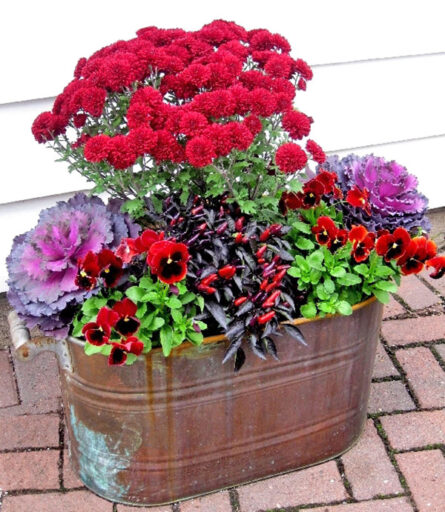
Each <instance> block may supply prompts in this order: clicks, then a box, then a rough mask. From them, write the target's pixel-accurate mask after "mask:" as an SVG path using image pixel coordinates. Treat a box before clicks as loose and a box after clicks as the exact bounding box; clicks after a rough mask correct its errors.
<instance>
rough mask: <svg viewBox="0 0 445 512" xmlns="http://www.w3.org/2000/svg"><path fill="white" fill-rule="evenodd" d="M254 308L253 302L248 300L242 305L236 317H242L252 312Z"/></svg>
mask: <svg viewBox="0 0 445 512" xmlns="http://www.w3.org/2000/svg"><path fill="white" fill-rule="evenodd" d="M253 308H254V305H253V302H252V301H251V300H246V302H245V303H244V304H241V306H240V307H239V309H238V311H237V312H236V313H235V316H242V315H245V314H246V313H248V312H249V311H251V310H252V309H253Z"/></svg>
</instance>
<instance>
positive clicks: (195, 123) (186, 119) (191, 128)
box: [179, 112, 209, 137]
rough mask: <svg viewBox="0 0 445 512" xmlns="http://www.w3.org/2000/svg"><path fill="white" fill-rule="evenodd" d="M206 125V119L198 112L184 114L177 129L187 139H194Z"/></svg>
mask: <svg viewBox="0 0 445 512" xmlns="http://www.w3.org/2000/svg"><path fill="white" fill-rule="evenodd" d="M208 124H209V123H208V121H207V118H206V117H205V116H203V115H202V114H200V113H199V112H186V113H185V114H184V115H183V116H182V117H181V120H180V121H179V129H180V131H181V133H184V134H185V135H187V137H195V136H196V135H201V134H202V132H203V131H204V130H205V129H206V128H207V126H208Z"/></svg>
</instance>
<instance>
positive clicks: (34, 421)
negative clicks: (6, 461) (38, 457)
mask: <svg viewBox="0 0 445 512" xmlns="http://www.w3.org/2000/svg"><path fill="white" fill-rule="evenodd" d="M58 445H59V417H58V416H56V415H55V414H48V415H41V416H12V417H10V418H5V417H4V418H0V450H13V449H14V448H47V447H57V446H58Z"/></svg>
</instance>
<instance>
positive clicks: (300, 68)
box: [295, 59, 314, 80]
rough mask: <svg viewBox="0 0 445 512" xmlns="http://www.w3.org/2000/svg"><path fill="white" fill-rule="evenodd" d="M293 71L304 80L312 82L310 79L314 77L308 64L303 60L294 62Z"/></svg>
mask: <svg viewBox="0 0 445 512" xmlns="http://www.w3.org/2000/svg"><path fill="white" fill-rule="evenodd" d="M295 70H296V72H297V73H298V74H300V75H301V76H302V77H303V78H304V79H305V80H312V77H313V76H314V74H313V73H312V69H311V68H310V66H309V64H307V63H306V62H305V61H304V60H303V59H297V60H296V61H295Z"/></svg>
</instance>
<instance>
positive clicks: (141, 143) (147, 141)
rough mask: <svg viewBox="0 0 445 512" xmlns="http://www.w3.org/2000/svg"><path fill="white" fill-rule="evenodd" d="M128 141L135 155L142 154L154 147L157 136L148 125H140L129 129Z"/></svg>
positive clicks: (149, 151)
mask: <svg viewBox="0 0 445 512" xmlns="http://www.w3.org/2000/svg"><path fill="white" fill-rule="evenodd" d="M128 142H129V144H130V145H131V146H132V147H133V149H134V151H135V152H136V154H137V155H144V154H145V153H151V151H152V150H153V149H154V148H155V147H156V144H157V142H158V136H157V134H156V133H155V132H154V131H153V130H152V129H151V128H150V127H149V126H140V127H139V128H135V129H134V130H131V131H130V133H129V134H128Z"/></svg>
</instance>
